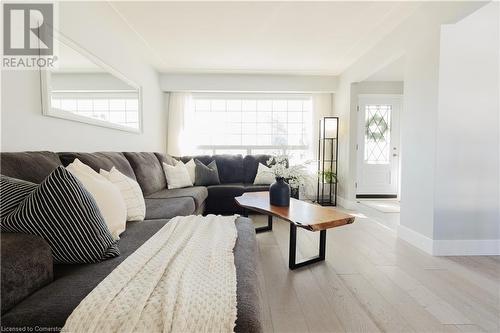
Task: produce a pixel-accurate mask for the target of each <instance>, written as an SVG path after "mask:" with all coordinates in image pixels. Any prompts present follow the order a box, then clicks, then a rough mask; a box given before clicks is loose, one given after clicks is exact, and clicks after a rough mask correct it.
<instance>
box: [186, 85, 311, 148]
mask: <svg viewBox="0 0 500 333" xmlns="http://www.w3.org/2000/svg"><path fill="white" fill-rule="evenodd" d="M191 108H192V113H191V114H192V117H190V118H189V120H188V122H189V123H188V124H187V125H188V127H190V129H191V131H190V132H191V133H193V134H194V136H195V138H194V141H195V142H194V143H195V145H196V148H197V150H198V153H208V154H221V153H230V154H231V153H235V154H259V153H275V152H276V153H277V152H282V151H283V150H286V151H287V153H288V154H293V153H299V154H300V153H301V152H303V153H306V152H307V151H308V149H309V145H310V142H309V141H310V138H309V134H310V131H311V130H310V128H311V119H312V118H311V114H312V96H311V95H308V94H279V95H278V94H193V101H192V106H191Z"/></svg>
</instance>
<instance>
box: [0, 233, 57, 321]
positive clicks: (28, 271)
mask: <svg viewBox="0 0 500 333" xmlns="http://www.w3.org/2000/svg"><path fill="white" fill-rule="evenodd" d="M1 242H2V243H1V295H2V297H1V306H2V314H3V313H5V312H6V311H8V310H9V309H11V308H12V307H13V306H15V305H16V304H18V303H19V302H20V301H21V300H23V299H24V298H26V297H27V296H28V295H30V294H31V293H33V292H35V291H36V290H38V289H40V288H41V287H43V286H45V285H46V284H48V283H50V282H52V280H53V278H54V271H53V262H52V252H51V250H50V246H49V244H48V243H47V242H46V241H45V240H44V239H42V238H41V237H38V236H35V235H27V234H17V233H2V234H1Z"/></svg>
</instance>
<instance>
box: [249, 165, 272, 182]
mask: <svg viewBox="0 0 500 333" xmlns="http://www.w3.org/2000/svg"><path fill="white" fill-rule="evenodd" d="M275 178H276V177H275V176H274V173H273V171H272V170H271V168H269V167H267V166H265V165H264V164H262V163H259V167H258V168H257V175H256V176H255V180H254V181H253V183H254V185H269V184H272V183H274V180H275Z"/></svg>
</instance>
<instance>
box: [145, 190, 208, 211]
mask: <svg viewBox="0 0 500 333" xmlns="http://www.w3.org/2000/svg"><path fill="white" fill-rule="evenodd" d="M207 196H208V191H207V188H206V187H205V186H193V187H185V188H176V189H171V190H169V189H164V190H161V191H158V192H155V193H153V194H150V195H148V196H147V199H170V198H193V200H194V202H195V204H196V209H198V207H201V206H202V204H203V202H204V201H205V200H206V199H207Z"/></svg>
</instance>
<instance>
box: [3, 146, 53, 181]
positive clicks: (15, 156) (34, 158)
mask: <svg viewBox="0 0 500 333" xmlns="http://www.w3.org/2000/svg"><path fill="white" fill-rule="evenodd" d="M0 161H1V169H2V175H5V176H9V177H12V178H17V179H22V180H26V181H29V182H32V183H37V184H38V183H41V182H42V181H43V180H44V179H45V177H47V176H48V175H49V174H50V173H51V172H52V171H54V169H55V168H57V166H59V165H61V160H60V159H59V156H57V154H56V153H53V152H50V151H27V152H19V153H1V154H0Z"/></svg>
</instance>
